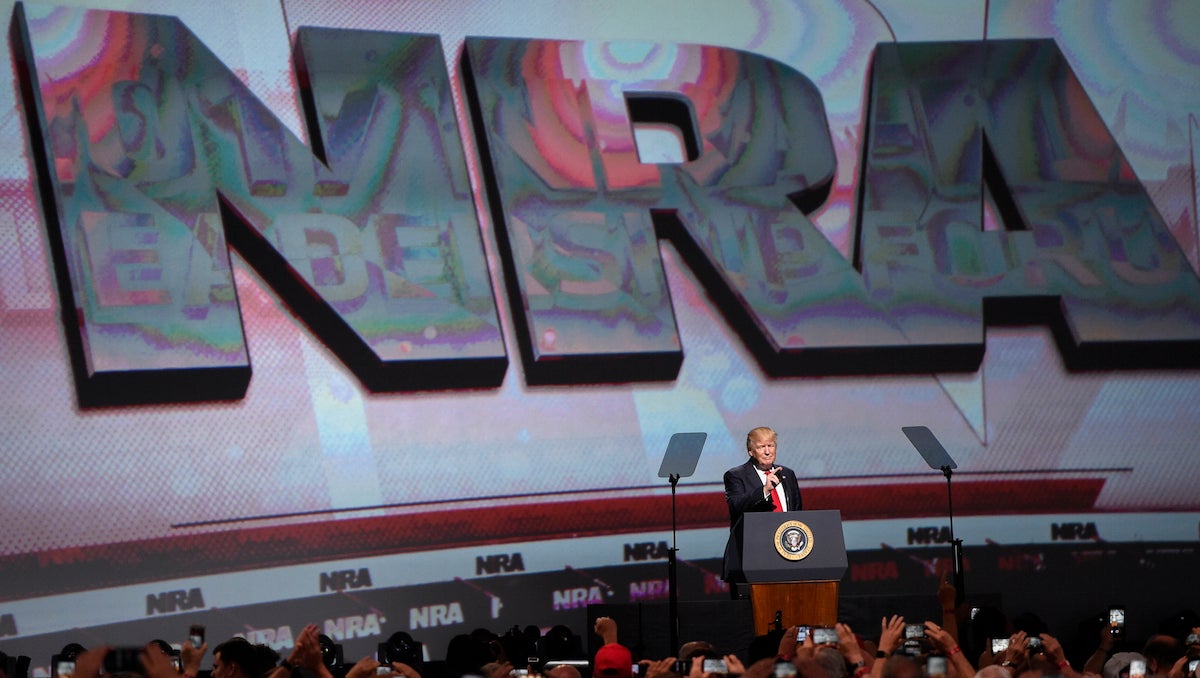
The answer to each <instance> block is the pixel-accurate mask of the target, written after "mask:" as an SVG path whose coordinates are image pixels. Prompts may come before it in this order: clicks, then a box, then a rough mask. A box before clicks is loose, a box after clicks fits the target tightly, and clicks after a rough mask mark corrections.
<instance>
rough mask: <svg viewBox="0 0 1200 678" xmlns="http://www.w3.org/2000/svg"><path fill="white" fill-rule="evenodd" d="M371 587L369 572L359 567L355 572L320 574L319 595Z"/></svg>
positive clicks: (338, 571) (344, 571)
mask: <svg viewBox="0 0 1200 678" xmlns="http://www.w3.org/2000/svg"><path fill="white" fill-rule="evenodd" d="M370 586H371V570H369V569H367V568H365V567H361V568H359V569H357V570H335V571H333V572H322V573H321V593H326V592H328V591H345V590H346V589H365V588H368V587H370Z"/></svg>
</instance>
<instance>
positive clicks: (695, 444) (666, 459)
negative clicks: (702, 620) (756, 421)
mask: <svg viewBox="0 0 1200 678" xmlns="http://www.w3.org/2000/svg"><path fill="white" fill-rule="evenodd" d="M707 439H708V434H707V433H676V434H674V435H672V436H671V440H670V442H668V443H667V451H666V452H665V453H664V454H663V460H662V466H659V468H658V477H659V478H669V479H670V481H671V550H670V551H668V552H667V586H668V588H669V589H670V590H669V594H670V611H669V614H670V627H671V647H672V648H675V649H673V650H672V651H673V652H674V651H678V648H679V586H678V583H679V582H678V579H677V575H678V570H677V563H676V562H675V555H676V553H677V552H678V551H679V548H678V545H677V544H676V537H675V528H676V521H675V488H676V486H678V485H679V479H680V478H687V477H690V476H691V475H692V474H693V473H695V472H696V463H697V462H698V461H700V452H701V451H702V450H703V449H704V441H705V440H707Z"/></svg>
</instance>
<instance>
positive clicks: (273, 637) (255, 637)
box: [234, 626, 296, 650]
mask: <svg viewBox="0 0 1200 678" xmlns="http://www.w3.org/2000/svg"><path fill="white" fill-rule="evenodd" d="M234 635H235V636H241V637H242V638H245V639H246V640H248V641H250V642H251V643H253V644H255V645H266V646H267V647H269V648H271V649H272V650H282V649H284V648H289V647H292V646H293V645H295V644H296V640H295V637H294V636H293V635H292V627H290V626H280V627H279V628H266V629H247V630H246V632H245V633H235V634H234Z"/></svg>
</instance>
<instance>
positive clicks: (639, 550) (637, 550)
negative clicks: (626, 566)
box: [625, 541, 671, 563]
mask: <svg viewBox="0 0 1200 678" xmlns="http://www.w3.org/2000/svg"><path fill="white" fill-rule="evenodd" d="M670 555H671V547H670V546H667V542H665V541H659V542H653V541H643V542H638V543H636V544H626V545H625V562H627V563H628V562H629V561H638V562H641V561H645V560H666V559H667V558H669V557H670Z"/></svg>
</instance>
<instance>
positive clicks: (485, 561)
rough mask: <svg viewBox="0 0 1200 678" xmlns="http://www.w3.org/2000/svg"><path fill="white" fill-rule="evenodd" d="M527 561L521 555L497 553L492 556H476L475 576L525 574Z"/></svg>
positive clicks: (518, 553)
mask: <svg viewBox="0 0 1200 678" xmlns="http://www.w3.org/2000/svg"><path fill="white" fill-rule="evenodd" d="M524 571H525V559H524V558H522V557H521V553H520V552H519V551H518V552H517V553H497V554H493V555H490V556H475V574H476V575H481V574H501V573H508V572H524Z"/></svg>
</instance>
